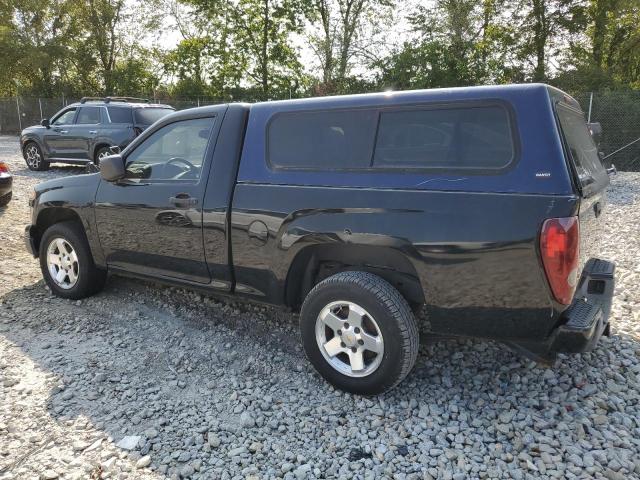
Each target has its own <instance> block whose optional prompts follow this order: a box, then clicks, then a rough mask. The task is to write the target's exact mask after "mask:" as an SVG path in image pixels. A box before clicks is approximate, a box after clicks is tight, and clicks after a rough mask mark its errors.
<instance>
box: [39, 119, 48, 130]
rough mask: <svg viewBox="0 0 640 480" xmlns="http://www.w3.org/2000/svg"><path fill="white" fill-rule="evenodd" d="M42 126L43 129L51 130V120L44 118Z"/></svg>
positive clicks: (41, 122) (41, 121)
mask: <svg viewBox="0 0 640 480" xmlns="http://www.w3.org/2000/svg"><path fill="white" fill-rule="evenodd" d="M40 125H42V126H43V127H46V128H49V125H50V124H49V119H48V118H43V119H42V120H40Z"/></svg>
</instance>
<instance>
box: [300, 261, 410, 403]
mask: <svg viewBox="0 0 640 480" xmlns="http://www.w3.org/2000/svg"><path fill="white" fill-rule="evenodd" d="M300 329H301V334H302V342H303V345H304V349H305V352H306V354H307V357H308V358H309V360H310V361H311V363H312V364H313V366H314V367H315V368H316V370H317V371H318V372H319V373H320V375H322V376H323V377H324V378H325V379H326V380H327V381H328V382H329V383H331V384H333V385H334V386H336V387H337V388H340V389H341V390H345V391H348V392H352V393H358V394H365V395H366V394H376V393H382V392H385V391H387V390H389V389H391V388H393V387H395V386H396V385H397V384H398V383H400V382H401V381H402V380H403V379H404V378H405V377H406V376H407V374H408V373H409V371H410V370H411V368H412V367H413V365H414V363H415V361H416V358H417V355H418V347H419V336H418V328H417V325H416V321H415V318H414V317H413V314H412V313H411V308H410V307H409V305H408V304H407V301H406V300H405V299H404V298H403V297H402V295H401V294H400V292H398V291H397V290H396V289H395V288H393V287H392V286H391V285H390V284H389V283H388V282H386V281H385V280H383V279H382V278H380V277H378V276H376V275H373V274H371V273H367V272H342V273H338V274H336V275H333V276H331V277H329V278H327V279H325V280H323V281H322V282H320V283H319V284H318V285H316V286H315V288H314V289H313V290H312V291H311V292H310V293H309V295H308V296H307V298H306V299H305V301H304V304H303V306H302V312H301V314H300Z"/></svg>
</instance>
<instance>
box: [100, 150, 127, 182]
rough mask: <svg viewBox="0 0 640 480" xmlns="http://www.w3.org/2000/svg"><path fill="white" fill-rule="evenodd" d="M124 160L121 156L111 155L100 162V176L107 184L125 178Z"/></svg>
mask: <svg viewBox="0 0 640 480" xmlns="http://www.w3.org/2000/svg"><path fill="white" fill-rule="evenodd" d="M124 175H125V170H124V160H123V158H122V157H121V156H120V155H109V156H108V157H104V158H103V159H102V160H100V176H102V178H104V179H105V180H106V181H107V182H115V181H116V180H120V179H121V178H124Z"/></svg>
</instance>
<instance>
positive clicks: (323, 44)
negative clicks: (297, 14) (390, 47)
mask: <svg viewBox="0 0 640 480" xmlns="http://www.w3.org/2000/svg"><path fill="white" fill-rule="evenodd" d="M392 5H393V2H392V1H390V0H310V2H309V4H308V8H307V10H306V14H307V18H308V19H309V21H310V22H311V27H312V29H313V30H312V33H311V34H310V35H309V43H310V46H311V48H312V50H313V52H314V54H315V56H316V57H317V59H318V62H319V63H320V70H321V72H322V73H321V75H322V81H321V84H320V85H318V87H317V91H319V92H321V93H323V94H327V93H338V92H341V91H345V90H346V91H348V89H347V88H345V87H346V86H347V84H353V82H352V81H347V77H348V75H349V73H350V69H351V66H352V62H353V60H354V59H356V58H360V59H363V58H364V59H365V60H366V61H368V60H371V58H372V57H374V56H375V55H374V49H375V48H376V45H375V42H374V41H373V37H374V35H375V31H376V28H375V26H374V23H375V22H381V20H382V19H384V18H385V17H387V16H388V14H389V13H390V10H391V7H392Z"/></svg>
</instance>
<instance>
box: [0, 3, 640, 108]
mask: <svg viewBox="0 0 640 480" xmlns="http://www.w3.org/2000/svg"><path fill="white" fill-rule="evenodd" d="M167 36H170V37H171V38H172V39H175V41H173V40H172V41H171V42H168V41H167ZM0 66H1V68H0V96H14V95H23V96H44V97H56V96H61V95H66V96H67V97H78V96H81V95H137V96H146V97H152V96H153V97H157V98H178V97H180V98H185V97H189V98H195V97H202V98H205V97H212V98H219V99H224V100H228V99H237V100H261V99H276V98H289V97H301V96H310V95H328V94H342V93H357V92H366V91H378V90H382V89H410V88H431V87H448V86H461V85H478V84H494V83H511V82H528V81H541V82H548V83H551V84H554V85H557V86H559V87H560V88H563V89H565V90H567V91H569V92H582V91H592V90H603V89H640V1H638V0H428V1H422V2H421V1H417V0H408V1H402V0H140V1H137V2H131V1H129V0H83V1H78V0H4V1H3V2H2V3H0Z"/></svg>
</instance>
